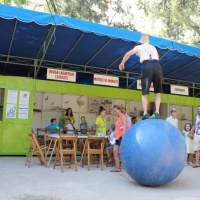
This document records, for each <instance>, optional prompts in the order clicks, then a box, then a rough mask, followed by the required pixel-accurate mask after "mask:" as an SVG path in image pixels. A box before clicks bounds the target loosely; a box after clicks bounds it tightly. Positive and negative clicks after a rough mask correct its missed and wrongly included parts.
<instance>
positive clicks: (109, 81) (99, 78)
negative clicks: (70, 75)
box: [93, 74, 119, 87]
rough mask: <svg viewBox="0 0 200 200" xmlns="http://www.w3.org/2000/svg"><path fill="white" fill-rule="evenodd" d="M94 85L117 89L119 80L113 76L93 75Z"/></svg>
mask: <svg viewBox="0 0 200 200" xmlns="http://www.w3.org/2000/svg"><path fill="white" fill-rule="evenodd" d="M93 82H94V84H97V85H108V86H113V87H119V78H118V77H114V76H104V75H99V74H94V80H93Z"/></svg>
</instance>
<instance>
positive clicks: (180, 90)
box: [171, 85, 189, 95]
mask: <svg viewBox="0 0 200 200" xmlns="http://www.w3.org/2000/svg"><path fill="white" fill-rule="evenodd" d="M171 93H172V94H180V95H189V89H188V87H184V86H179V85H171Z"/></svg>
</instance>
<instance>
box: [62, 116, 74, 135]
mask: <svg viewBox="0 0 200 200" xmlns="http://www.w3.org/2000/svg"><path fill="white" fill-rule="evenodd" d="M73 130H75V128H74V126H73V125H72V124H71V121H70V119H69V118H67V119H66V131H64V133H67V134H69V135H75V134H74V131H73Z"/></svg>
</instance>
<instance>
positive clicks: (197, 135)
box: [182, 106, 200, 168]
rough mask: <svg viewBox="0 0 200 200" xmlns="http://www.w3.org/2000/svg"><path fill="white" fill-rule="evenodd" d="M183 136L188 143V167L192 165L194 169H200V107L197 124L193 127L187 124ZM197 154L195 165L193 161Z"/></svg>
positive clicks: (199, 108) (199, 107)
mask: <svg viewBox="0 0 200 200" xmlns="http://www.w3.org/2000/svg"><path fill="white" fill-rule="evenodd" d="M182 134H183V136H184V138H185V141H186V147H187V154H188V160H187V161H188V162H187V163H186V165H191V166H192V167H193V168H197V167H200V163H199V158H200V106H198V108H197V116H196V122H195V124H194V125H193V126H192V124H191V123H190V122H186V123H185V126H184V131H183V133H182ZM194 154H195V164H192V160H193V157H194Z"/></svg>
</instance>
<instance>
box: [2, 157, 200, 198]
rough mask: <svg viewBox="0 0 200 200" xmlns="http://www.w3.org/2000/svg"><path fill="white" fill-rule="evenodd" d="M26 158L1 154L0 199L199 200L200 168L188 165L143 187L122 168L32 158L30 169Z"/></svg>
mask: <svg viewBox="0 0 200 200" xmlns="http://www.w3.org/2000/svg"><path fill="white" fill-rule="evenodd" d="M25 159H26V158H25V157H2V156H1V157H0V200H68V199H69V200H71V199H72V200H90V199H93V200H107V199H113V200H122V199H125V200H138V199H141V200H200V168H195V169H194V168H192V167H190V166H186V167H185V168H184V170H183V172H182V173H181V175H180V176H179V177H178V178H176V179H175V180H174V181H173V182H171V183H169V184H167V185H164V186H161V187H155V188H151V187H144V186H141V185H139V184H137V183H136V182H135V181H134V180H132V179H131V178H130V177H129V176H128V175H127V174H126V172H125V171H124V170H123V171H122V172H120V173H111V172H110V169H112V167H105V168H104V171H101V170H100V169H99V168H96V167H92V168H91V170H90V171H88V170H87V166H84V168H81V167H79V168H78V172H75V171H74V169H65V171H64V173H61V170H60V167H57V168H56V169H53V163H51V165H50V168H46V167H44V166H41V165H40V164H39V160H38V159H37V157H34V158H33V163H32V166H31V168H28V167H26V166H24V163H25Z"/></svg>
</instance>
